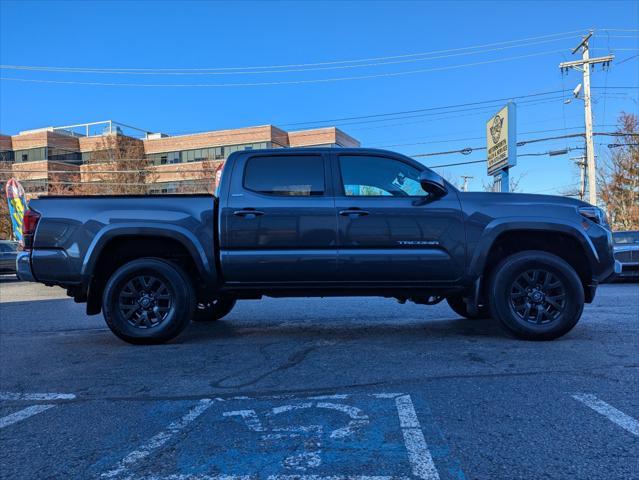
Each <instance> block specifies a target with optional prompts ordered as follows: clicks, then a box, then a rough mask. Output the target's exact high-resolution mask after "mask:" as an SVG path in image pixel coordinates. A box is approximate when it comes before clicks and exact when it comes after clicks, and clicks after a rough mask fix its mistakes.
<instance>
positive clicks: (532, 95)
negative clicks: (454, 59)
mask: <svg viewBox="0 0 639 480" xmlns="http://www.w3.org/2000/svg"><path fill="white" fill-rule="evenodd" d="M555 93H561V90H549V91H546V92H536V93H529V94H527V95H515V96H510V97H501V98H493V99H491V100H480V101H476V102H466V103H458V104H453V105H445V106H439V107H427V108H418V109H414V110H400V111H396V112H385V113H374V114H371V115H358V116H352V117H339V118H329V119H323V120H308V121H305V122H293V123H283V124H281V125H282V126H283V127H292V126H296V125H310V124H316V123H337V122H341V121H347V120H361V119H368V118H377V117H387V116H393V115H405V114H411V113H420V112H430V111H435V110H444V109H449V108H461V107H472V106H475V105H483V104H487V103H497V102H505V101H508V100H517V99H520V98H531V97H541V96H545V95H551V94H555Z"/></svg>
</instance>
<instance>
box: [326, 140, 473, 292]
mask: <svg viewBox="0 0 639 480" xmlns="http://www.w3.org/2000/svg"><path fill="white" fill-rule="evenodd" d="M333 162H334V164H333V169H334V171H335V172H336V179H335V184H334V188H335V195H336V196H335V206H336V212H337V214H338V241H339V256H338V259H339V260H338V274H339V278H340V280H346V281H360V282H366V283H370V282H379V283H384V282H393V283H396V282H409V283H410V282H418V283H423V282H427V283H442V282H444V283H445V282H448V281H454V280H456V279H458V278H460V277H461V276H462V273H463V269H464V263H465V247H464V245H465V233H464V226H463V219H462V213H461V206H460V203H459V199H458V197H457V192H456V191H454V190H452V189H451V191H449V192H448V193H447V194H446V195H445V196H444V197H441V198H438V199H434V198H431V197H429V195H428V193H426V192H424V191H423V190H422V188H421V185H420V184H419V181H418V178H419V173H420V171H421V170H423V169H424V168H425V167H423V166H420V165H419V164H417V163H411V162H410V161H409V160H404V159H401V158H393V157H387V156H382V155H375V154H370V153H369V154H362V155H358V154H354V153H352V152H345V153H344V154H336V155H335V156H334V157H333Z"/></svg>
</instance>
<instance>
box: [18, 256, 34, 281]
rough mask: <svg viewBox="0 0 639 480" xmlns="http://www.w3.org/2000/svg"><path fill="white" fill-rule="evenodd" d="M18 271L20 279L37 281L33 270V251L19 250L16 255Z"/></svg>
mask: <svg viewBox="0 0 639 480" xmlns="http://www.w3.org/2000/svg"><path fill="white" fill-rule="evenodd" d="M16 273H17V275H18V278H19V279H20V280H23V281H25V282H35V281H36V279H35V277H34V276H33V271H32V270H31V253H30V252H18V256H17V257H16Z"/></svg>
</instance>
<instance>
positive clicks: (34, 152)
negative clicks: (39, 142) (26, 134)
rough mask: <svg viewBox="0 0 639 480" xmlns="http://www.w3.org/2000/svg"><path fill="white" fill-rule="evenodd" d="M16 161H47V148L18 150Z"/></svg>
mask: <svg viewBox="0 0 639 480" xmlns="http://www.w3.org/2000/svg"><path fill="white" fill-rule="evenodd" d="M15 159H16V160H17V161H20V162H35V161H38V160H46V159H47V147H40V148H29V149H27V150H16V151H15Z"/></svg>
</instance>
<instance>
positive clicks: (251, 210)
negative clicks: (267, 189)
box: [233, 208, 264, 218]
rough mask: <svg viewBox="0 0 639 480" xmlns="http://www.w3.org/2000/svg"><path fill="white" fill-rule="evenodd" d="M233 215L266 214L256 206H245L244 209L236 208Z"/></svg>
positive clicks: (251, 216)
mask: <svg viewBox="0 0 639 480" xmlns="http://www.w3.org/2000/svg"><path fill="white" fill-rule="evenodd" d="M233 215H235V216H237V217H245V218H255V217H260V216H262V215H264V212H262V211H260V210H255V209H254V208H244V209H242V210H235V211H234V212H233Z"/></svg>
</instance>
